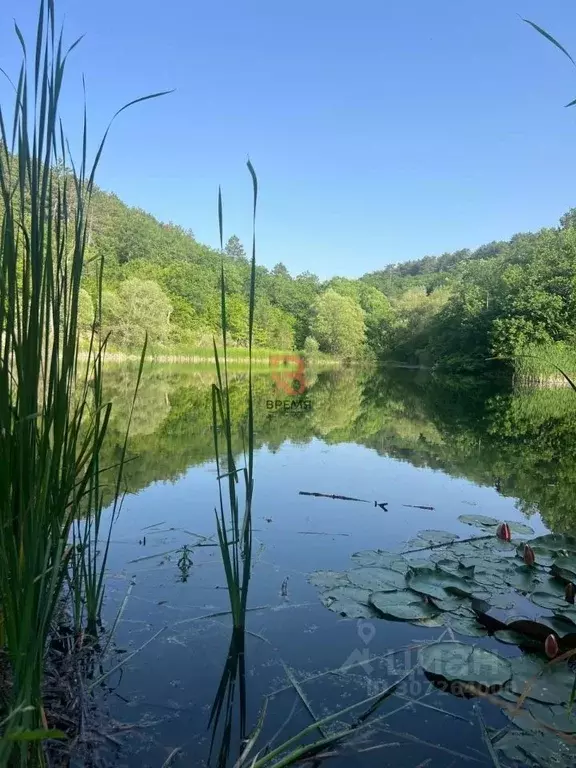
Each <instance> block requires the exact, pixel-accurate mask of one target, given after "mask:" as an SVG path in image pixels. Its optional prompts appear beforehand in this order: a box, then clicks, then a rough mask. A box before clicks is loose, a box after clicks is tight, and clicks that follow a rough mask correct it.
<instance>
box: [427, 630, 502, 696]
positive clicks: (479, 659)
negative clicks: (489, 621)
mask: <svg viewBox="0 0 576 768" xmlns="http://www.w3.org/2000/svg"><path fill="white" fill-rule="evenodd" d="M420 663H421V665H422V667H423V669H424V670H425V671H426V672H428V673H429V674H431V675H435V676H436V677H443V678H445V679H446V680H448V681H450V682H454V681H458V682H463V683H472V684H475V685H480V686H482V687H483V688H488V689H492V688H497V687H501V686H503V685H505V683H507V682H508V680H510V678H511V677H512V667H511V666H510V662H509V661H508V659H505V658H503V657H502V656H499V655H498V654H497V653H494V652H492V651H487V650H485V649H484V648H478V647H477V646H470V645H465V644H464V643H457V642H447V643H444V642H443V643H433V644H432V645H428V646H426V647H425V648H422V649H421V650H420Z"/></svg>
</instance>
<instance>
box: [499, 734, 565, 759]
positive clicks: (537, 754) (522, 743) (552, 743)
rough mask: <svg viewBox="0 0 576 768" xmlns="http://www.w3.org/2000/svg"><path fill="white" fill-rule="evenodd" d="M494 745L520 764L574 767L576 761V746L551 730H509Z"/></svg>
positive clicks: (508, 757)
mask: <svg viewBox="0 0 576 768" xmlns="http://www.w3.org/2000/svg"><path fill="white" fill-rule="evenodd" d="M494 747H495V749H497V750H498V751H499V752H501V753H502V754H503V755H504V756H505V757H506V758H507V759H508V760H510V761H511V762H512V763H513V764H515V765H518V766H529V768H534V767H537V768H550V766H554V768H573V767H574V764H575V763H576V750H575V748H574V747H573V746H571V745H568V744H566V743H565V742H564V741H562V740H561V739H559V738H557V737H556V736H554V735H552V734H551V733H550V732H549V731H547V732H545V733H531V732H529V731H515V730H512V731H507V732H506V733H505V734H503V735H502V736H500V737H499V738H498V739H497V740H496V741H495V742H494Z"/></svg>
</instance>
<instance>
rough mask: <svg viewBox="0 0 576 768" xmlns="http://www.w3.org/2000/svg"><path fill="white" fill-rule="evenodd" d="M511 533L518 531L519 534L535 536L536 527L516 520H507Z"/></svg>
mask: <svg viewBox="0 0 576 768" xmlns="http://www.w3.org/2000/svg"><path fill="white" fill-rule="evenodd" d="M506 522H507V523H508V527H509V528H510V531H511V533H517V534H518V535H519V536H534V528H531V527H530V526H529V525H526V523H517V522H516V521H515V520H506Z"/></svg>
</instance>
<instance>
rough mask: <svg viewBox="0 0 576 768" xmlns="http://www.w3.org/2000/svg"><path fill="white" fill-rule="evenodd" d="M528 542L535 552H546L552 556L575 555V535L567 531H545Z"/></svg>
mask: <svg viewBox="0 0 576 768" xmlns="http://www.w3.org/2000/svg"><path fill="white" fill-rule="evenodd" d="M529 544H530V546H531V547H532V549H533V550H534V551H535V552H538V551H540V552H546V553H547V554H550V555H553V556H554V558H557V557H559V556H564V557H568V556H574V555H576V536H570V535H569V534H567V533H547V534H545V535H544V536H537V537H536V538H535V539H532V540H531V541H530V542H529Z"/></svg>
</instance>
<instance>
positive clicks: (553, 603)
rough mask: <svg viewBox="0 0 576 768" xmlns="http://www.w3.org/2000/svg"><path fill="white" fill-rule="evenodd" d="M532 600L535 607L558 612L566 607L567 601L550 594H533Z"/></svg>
mask: <svg viewBox="0 0 576 768" xmlns="http://www.w3.org/2000/svg"><path fill="white" fill-rule="evenodd" d="M530 600H531V601H532V602H533V603H534V605H539V606H540V607H541V608H549V609H550V610H552V611H554V610H558V609H559V608H563V607H564V606H565V605H566V601H565V600H562V599H560V598H559V597H556V596H555V595H551V594H550V593H549V592H532V594H531V595H530Z"/></svg>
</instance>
